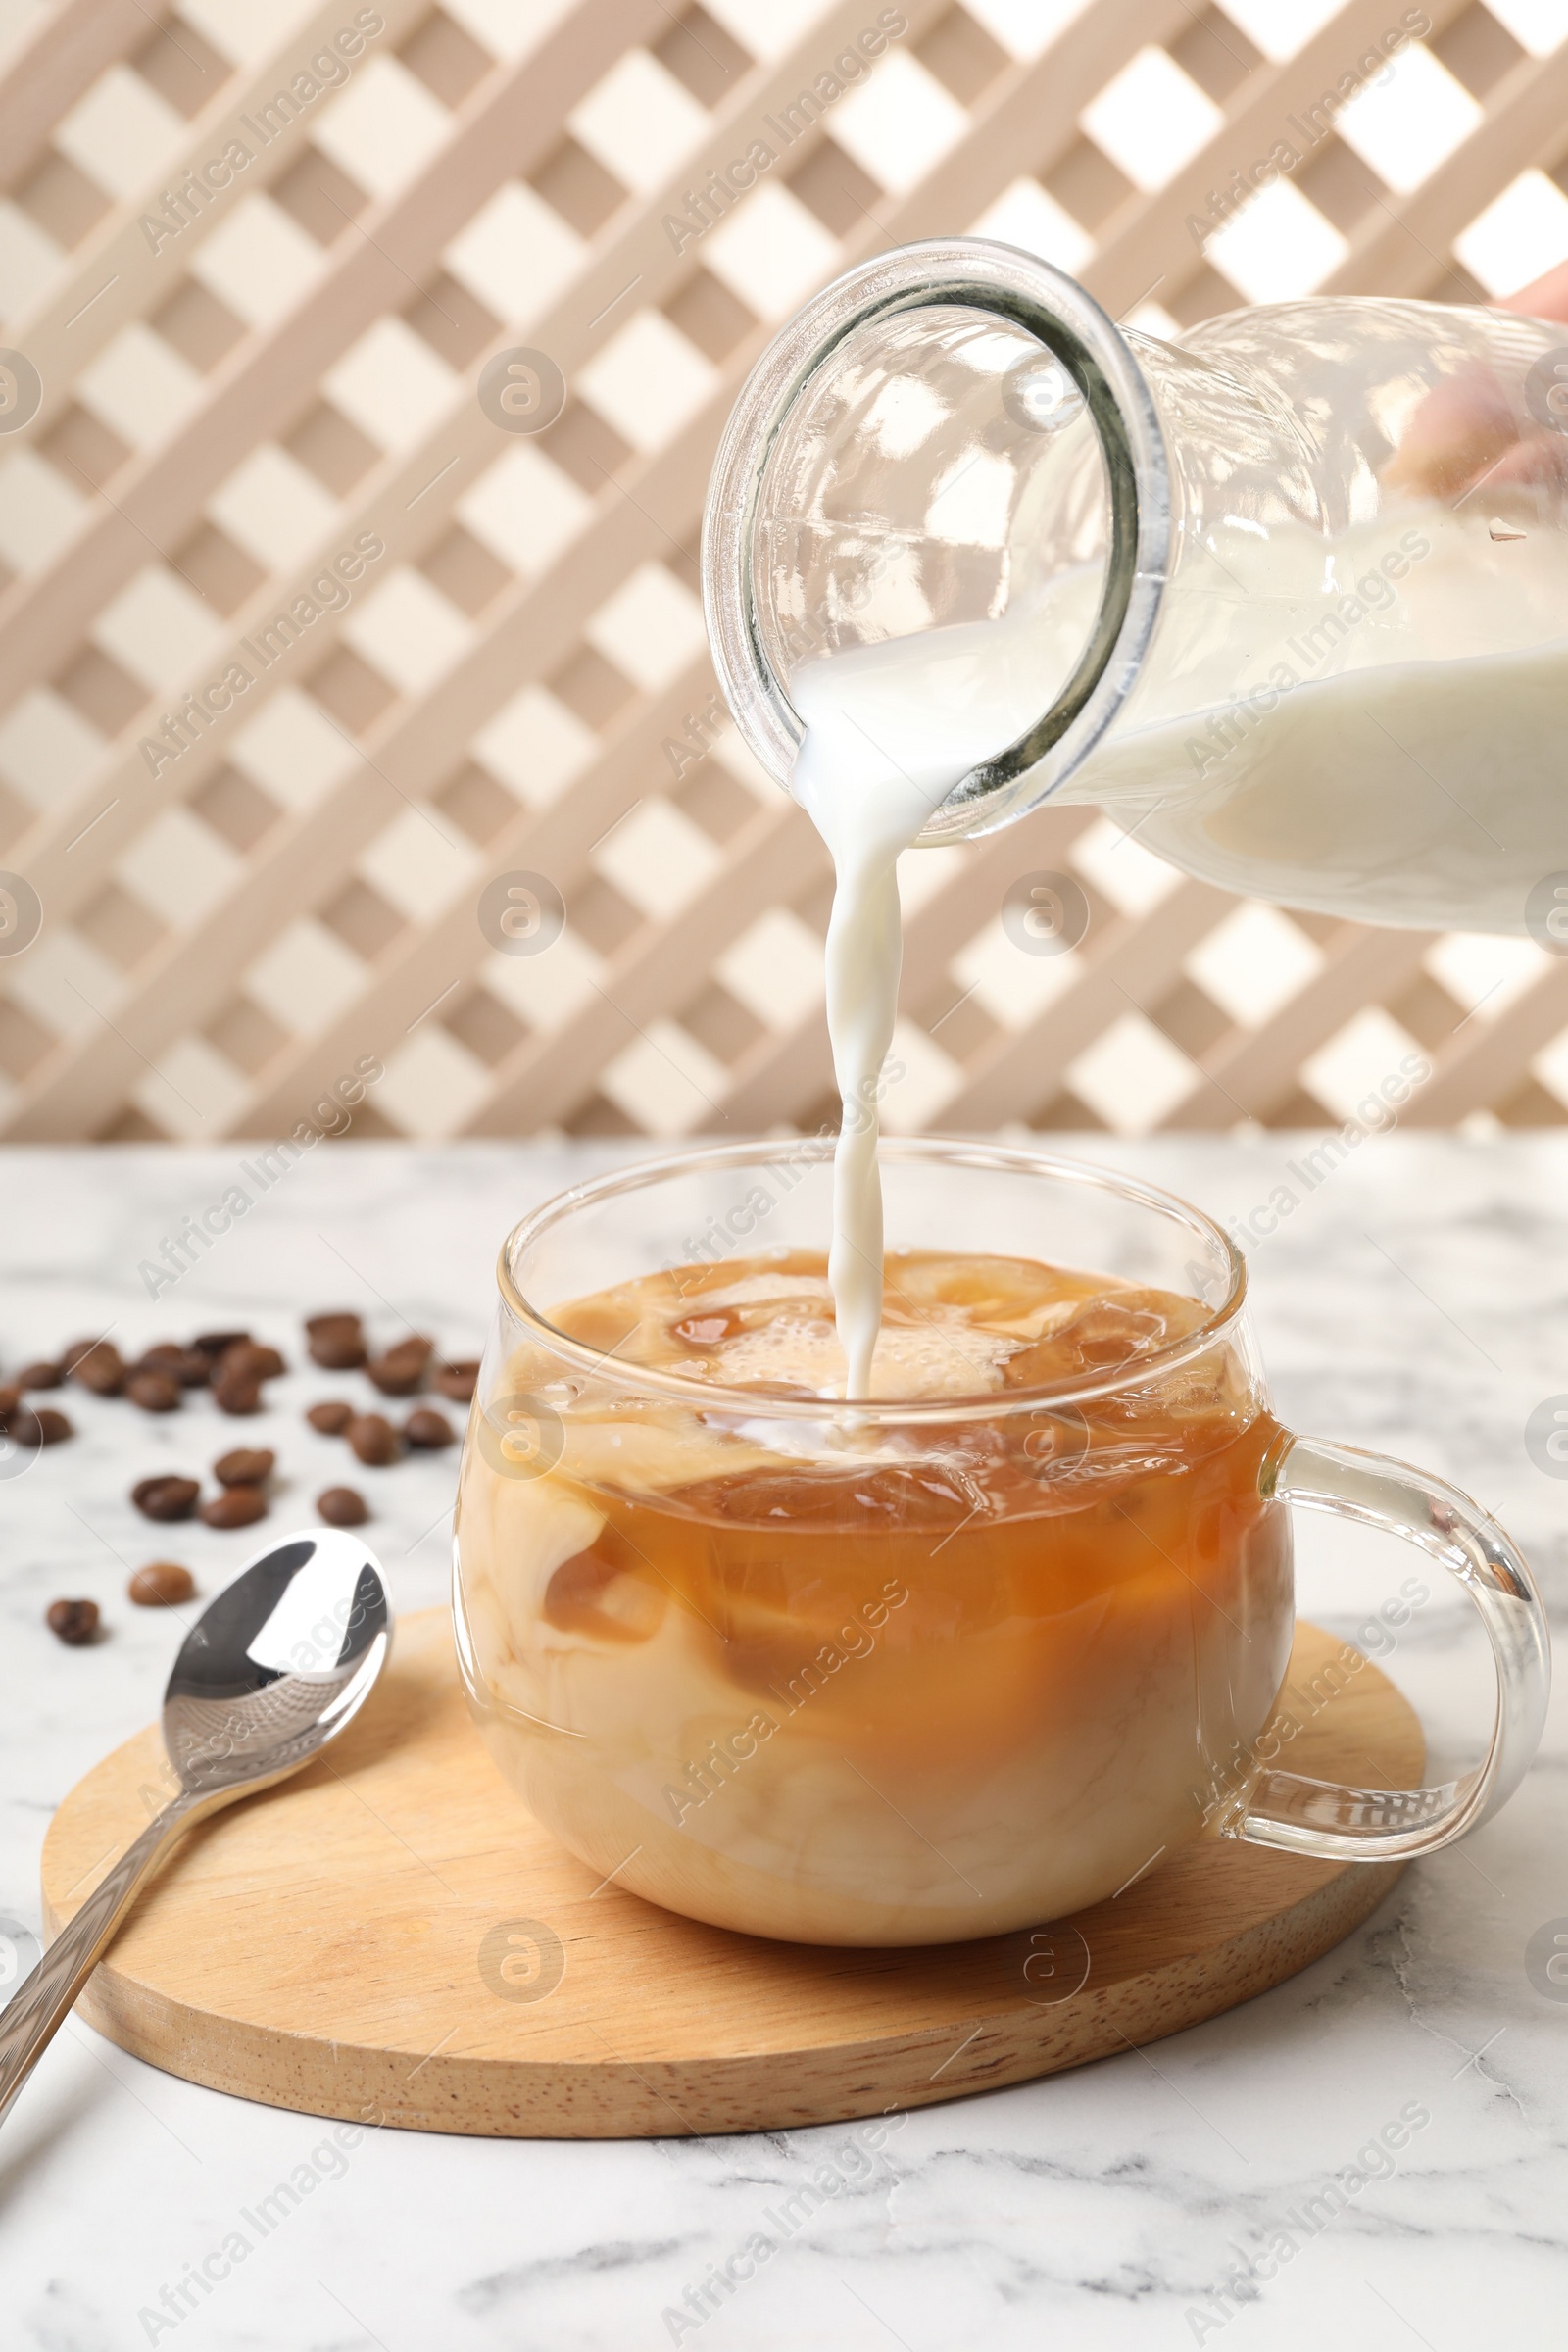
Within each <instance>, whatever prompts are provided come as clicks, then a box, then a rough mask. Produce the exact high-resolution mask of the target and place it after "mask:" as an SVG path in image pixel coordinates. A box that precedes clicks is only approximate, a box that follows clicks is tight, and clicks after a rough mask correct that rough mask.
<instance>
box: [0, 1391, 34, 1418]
mask: <svg viewBox="0 0 1568 2352" xmlns="http://www.w3.org/2000/svg"><path fill="white" fill-rule="evenodd" d="M21 1404H22V1391H21V1389H20V1388H18V1386H17V1384H16V1382H15V1381H12V1382H10V1383H9V1384H8V1385H7V1386H6V1387H5V1388H3V1389H0V1429H9V1428H10V1426H11V1416H12V1414H13V1413H14V1412H16V1411H17V1410H18V1409H19V1408H20V1406H21ZM29 1409H30V1408H29Z"/></svg>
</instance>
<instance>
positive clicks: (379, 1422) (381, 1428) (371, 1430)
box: [348, 1413, 403, 1470]
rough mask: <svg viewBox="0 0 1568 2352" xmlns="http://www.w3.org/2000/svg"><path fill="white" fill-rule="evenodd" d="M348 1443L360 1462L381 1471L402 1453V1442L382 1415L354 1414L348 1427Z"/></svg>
mask: <svg viewBox="0 0 1568 2352" xmlns="http://www.w3.org/2000/svg"><path fill="white" fill-rule="evenodd" d="M348 1441H349V1444H350V1445H351V1446H353V1448H354V1450H355V1452H356V1453H357V1454H358V1455H359V1457H360V1460H361V1461H362V1462H367V1463H368V1464H369V1465H370V1467H371V1468H372V1469H377V1470H378V1469H382V1468H384V1467H385V1465H386V1464H387V1463H388V1462H395V1461H396V1460H397V1459H398V1456H399V1455H400V1454H401V1453H402V1451H403V1440H402V1439H401V1438H400V1437H399V1436H398V1433H397V1431H396V1430H395V1429H394V1428H393V1426H392V1424H391V1422H390V1421H388V1420H387V1418H386V1416H385V1415H384V1414H382V1413H356V1414H355V1416H354V1418H353V1420H352V1421H351V1422H350V1423H349V1426H348Z"/></svg>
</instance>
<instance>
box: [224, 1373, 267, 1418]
mask: <svg viewBox="0 0 1568 2352" xmlns="http://www.w3.org/2000/svg"><path fill="white" fill-rule="evenodd" d="M213 1402H214V1403H215V1404H216V1405H217V1407H218V1409H219V1411H220V1412H221V1413H259V1412H260V1411H261V1409H262V1388H261V1383H260V1381H255V1380H215V1381H214V1383H213Z"/></svg>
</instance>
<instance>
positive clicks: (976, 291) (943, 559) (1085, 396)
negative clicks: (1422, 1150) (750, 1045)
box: [704, 239, 1568, 1082]
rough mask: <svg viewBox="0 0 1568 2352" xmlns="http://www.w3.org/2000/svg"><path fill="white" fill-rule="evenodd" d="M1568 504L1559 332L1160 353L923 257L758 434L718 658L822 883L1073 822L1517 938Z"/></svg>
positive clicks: (723, 483) (1201, 859)
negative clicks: (812, 824)
mask: <svg viewBox="0 0 1568 2352" xmlns="http://www.w3.org/2000/svg"><path fill="white" fill-rule="evenodd" d="M1565 491H1568V328H1564V327H1563V326H1561V325H1555V324H1551V323H1549V322H1545V321H1542V320H1537V319H1527V318H1522V317H1516V316H1513V315H1510V314H1504V313H1500V312H1495V311H1484V310H1467V309H1452V308H1446V307H1443V306H1439V305H1436V304H1431V303H1422V302H1406V301H1392V300H1384V299H1375V300H1374V299H1364V298H1350V297H1344V298H1340V297H1336V298H1332V299H1321V300H1306V301H1300V302H1295V303H1288V304H1279V305H1271V306H1264V307H1260V308H1257V309H1253V310H1249V311H1245V312H1238V313H1235V314H1232V315H1230V316H1227V317H1225V318H1221V319H1212V320H1209V321H1208V322H1206V323H1205V324H1204V325H1202V326H1201V327H1198V328H1196V329H1194V330H1193V331H1192V332H1191V333H1189V334H1187V335H1185V336H1184V337H1183V338H1182V339H1181V341H1180V342H1179V343H1177V344H1166V343H1162V342H1160V341H1158V340H1156V339H1155V338H1153V337H1152V336H1149V335H1144V334H1139V333H1137V332H1135V331H1132V330H1130V329H1127V328H1122V327H1118V326H1116V325H1115V324H1114V323H1113V322H1112V321H1111V320H1110V319H1108V318H1107V317H1106V316H1105V314H1104V313H1103V312H1102V311H1101V310H1100V309H1099V307H1098V306H1097V305H1096V304H1095V303H1094V302H1093V300H1092V299H1091V298H1090V297H1089V296H1088V295H1087V294H1086V293H1085V292H1084V291H1083V289H1082V288H1081V287H1079V286H1077V285H1076V284H1074V283H1073V281H1072V280H1071V279H1069V278H1066V277H1064V276H1062V275H1061V273H1060V272H1058V271H1056V270H1053V269H1052V268H1050V266H1049V265H1048V264H1046V263H1044V262H1041V261H1039V260H1037V259H1035V258H1034V257H1032V256H1029V255H1026V254H1023V253H1020V252H1017V251H1014V250H1013V249H1011V248H1009V247H1005V246H1001V245H996V244H991V243H987V242H983V241H981V240H978V239H960V240H951V241H943V242H936V243H930V244H925V245H918V246H910V247H906V248H904V249H902V250H899V251H896V252H894V253H891V254H888V255H885V256H882V257H880V258H879V259H878V260H875V261H873V262H870V263H867V264H865V265H863V266H862V267H861V268H859V269H857V270H853V271H851V272H849V273H848V274H847V275H846V276H845V277H843V278H840V279H839V280H837V281H836V282H835V283H834V284H833V285H831V286H829V287H828V288H827V289H825V291H824V292H822V293H821V294H819V295H818V296H816V297H815V298H814V299H813V300H812V301H811V302H809V304H808V305H807V306H806V307H805V309H804V310H803V311H801V312H800V313H799V314H798V316H797V317H796V318H795V319H793V320H791V321H790V323H789V324H788V325H787V326H786V327H785V328H784V329H783V331H782V332H781V333H780V334H779V336H778V337H777V338H776V339H775V341H774V343H773V344H772V345H771V347H770V348H769V350H768V351H767V352H766V353H765V354H764V355H763V358H762V359H761V361H760V363H759V365H758V368H757V369H756V370H755V372H754V374H753V376H752V378H751V380H750V382H749V383H748V385H747V386H746V388H745V390H744V392H743V393H742V395H741V398H740V401H739V402H738V404H737V407H736V411H735V414H734V417H732V419H731V422H730V425H729V428H728V431H727V433H726V436H725V439H724V442H723V445H722V447H721V450H720V453H719V457H718V461H717V464H716V466H715V469H714V474H713V480H712V486H711V493H710V501H709V511H708V516H707V522H706V528H705V549H704V575H705V593H706V597H707V603H708V611H709V623H710V633H711V639H712V643H713V649H714V656H715V660H716V662H717V664H718V668H719V674H720V680H721V683H722V685H723V688H724V691H725V695H726V698H727V700H728V702H729V704H730V708H731V710H732V711H733V712H734V715H735V717H736V719H737V721H738V723H739V725H740V727H741V729H742V731H743V733H744V734H745V736H746V738H747V740H748V742H749V743H750V745H751V747H752V749H753V750H754V752H755V753H756V754H757V755H758V757H759V758H760V760H761V761H762V763H763V764H764V766H766V767H767V768H768V769H769V770H770V771H771V772H772V773H773V774H774V775H775V776H776V777H777V778H778V780H779V781H780V782H781V783H784V784H786V785H787V786H789V787H790V788H791V789H793V790H794V791H795V792H796V794H797V797H799V798H801V799H803V800H804V801H806V803H807V805H808V806H809V808H810V809H811V813H812V815H813V816H814V817H815V819H816V821H817V822H818V824H819V825H821V826H822V828H823V830H824V832H825V833H827V834H828V837H829V839H830V842H831V843H832V845H833V846H834V850H835V857H836V858H839V856H840V851H841V849H843V848H845V847H846V842H845V840H844V838H843V837H844V829H845V827H846V826H849V827H851V828H852V829H853V828H855V827H857V826H858V828H859V831H860V833H861V834H862V835H864V836H865V838H866V839H871V838H872V837H880V836H881V835H882V834H886V833H888V832H889V830H890V828H891V830H892V831H897V830H899V828H900V826H901V825H903V826H905V828H906V829H905V831H904V839H905V840H906V841H907V840H919V841H922V842H941V841H951V840H954V839H959V838H965V837H973V836H975V835H978V834H982V833H987V832H990V831H992V830H994V829H995V828H996V827H998V826H999V825H1003V824H1005V823H1006V822H1007V821H1008V820H1009V819H1010V818H1012V817H1015V816H1017V815H1019V814H1021V813H1022V812H1023V811H1024V810H1026V809H1032V808H1034V807H1036V806H1038V805H1039V804H1040V803H1041V802H1043V801H1045V800H1047V799H1049V798H1052V797H1054V798H1056V799H1059V800H1062V801H1071V802H1079V803H1096V804H1101V805H1103V807H1104V808H1105V809H1106V810H1107V811H1108V813H1109V814H1111V815H1112V816H1113V817H1114V818H1115V819H1116V820H1117V821H1118V822H1119V823H1121V824H1122V825H1124V826H1125V827H1127V828H1128V829H1129V830H1133V829H1136V831H1137V834H1138V838H1139V839H1140V840H1141V841H1142V842H1144V843H1145V844H1147V846H1148V847H1149V848H1150V849H1152V850H1153V851H1155V852H1157V853H1158V854H1159V855H1160V856H1161V857H1163V858H1168V859H1169V860H1170V861H1171V862H1172V863H1173V864H1175V865H1178V866H1180V867H1182V868H1184V869H1185V870H1186V871H1187V872H1189V873H1191V874H1196V875H1199V876H1201V877H1202V878H1203V879H1205V880H1208V881H1211V882H1215V883H1218V884H1220V885H1222V886H1224V887H1225V888H1227V889H1231V890H1235V891H1238V892H1242V893H1245V894H1248V895H1250V896H1254V897H1262V898H1269V899H1274V900H1277V901H1279V902H1280V903H1282V904H1284V905H1287V906H1295V907H1307V908H1315V909H1317V910H1319V911H1322V912H1324V913H1329V914H1336V915H1342V916H1349V917H1355V918H1358V919H1360V920H1363V921H1369V922H1379V923H1396V924H1407V925H1415V926H1420V927H1433V928H1438V929H1468V930H1485V931H1497V932H1520V931H1523V930H1525V929H1526V927H1527V919H1528V918H1527V902H1529V901H1530V898H1531V893H1532V891H1535V890H1537V888H1538V885H1541V884H1542V883H1543V882H1544V881H1545V880H1546V879H1547V878H1549V877H1551V876H1553V875H1554V874H1556V873H1557V872H1559V871H1560V870H1561V869H1563V868H1564V867H1568V789H1565V784H1568V778H1565V773H1564V770H1565V762H1568V496H1565ZM803 742H804V743H805V744H806V757H805V758H804V759H803V758H802V757H801V747H802V744H803ZM835 743H836V744H837V746H838V750H837V754H836V757H835V758H834V759H833V760H831V761H830V762H829V763H828V764H829V765H830V767H831V774H829V773H828V766H825V765H824V760H825V758H826V754H827V752H828V750H829V749H830V748H831V747H832V745H833V744H835ZM857 754H858V758H857V756H856V755H857ZM813 794H814V796H815V798H814V801H813V797H812V796H813ZM877 796H880V800H879V806H878V808H877V809H871V808H870V806H869V801H870V799H871V798H876V797H877ZM829 802H831V806H829V805H828V803H829ZM834 825H836V826H837V828H838V832H839V835H840V839H839V840H834V837H833V834H832V831H831V830H830V827H831V826H834ZM901 846H902V845H901ZM840 865H841V887H842V880H843V870H844V868H843V860H842V858H841V859H840ZM895 977H896V966H895ZM830 980H831V973H830ZM861 1058H862V1059H863V1058H864V1056H863V1055H862V1056H861ZM843 1075H844V1073H843V1071H842V1070H841V1082H842V1079H843Z"/></svg>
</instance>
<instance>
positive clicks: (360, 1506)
mask: <svg viewBox="0 0 1568 2352" xmlns="http://www.w3.org/2000/svg"><path fill="white" fill-rule="evenodd" d="M316 1509H317V1515H318V1516H319V1518H322V1519H324V1520H325V1521H326V1524H327V1526H328V1527H363V1526H364V1525H365V1522H366V1520H367V1519H368V1517H369V1516H370V1509H369V1505H368V1503H367V1501H366V1499H365V1496H364V1495H356V1493H355V1492H354V1489H353V1488H352V1487H328V1488H327V1490H326V1492H325V1493H324V1494H322V1495H318V1496H317V1497H316Z"/></svg>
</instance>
